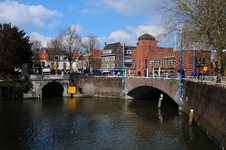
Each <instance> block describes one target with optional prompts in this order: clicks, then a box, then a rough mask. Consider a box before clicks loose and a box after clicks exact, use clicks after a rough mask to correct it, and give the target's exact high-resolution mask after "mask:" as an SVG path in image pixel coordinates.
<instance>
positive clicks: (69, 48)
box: [57, 26, 82, 72]
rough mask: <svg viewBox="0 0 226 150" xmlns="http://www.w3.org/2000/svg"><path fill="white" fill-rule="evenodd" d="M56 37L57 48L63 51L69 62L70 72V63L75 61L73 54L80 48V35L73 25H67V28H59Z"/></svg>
mask: <svg viewBox="0 0 226 150" xmlns="http://www.w3.org/2000/svg"><path fill="white" fill-rule="evenodd" d="M57 39H58V41H59V48H60V50H62V51H63V52H64V53H65V55H66V57H67V59H68V61H69V63H70V68H71V69H70V72H72V63H73V62H74V61H75V59H74V58H73V54H74V53H78V52H79V51H80V50H81V44H82V40H81V35H80V34H79V33H78V31H77V28H76V27H75V26H70V27H69V26H68V27H67V28H64V29H59V35H58V37H57Z"/></svg>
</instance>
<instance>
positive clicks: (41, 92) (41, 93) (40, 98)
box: [39, 90, 42, 99]
mask: <svg viewBox="0 0 226 150" xmlns="http://www.w3.org/2000/svg"><path fill="white" fill-rule="evenodd" d="M39 98H40V99H42V90H40V97H39Z"/></svg>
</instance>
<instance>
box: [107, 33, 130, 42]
mask: <svg viewBox="0 0 226 150" xmlns="http://www.w3.org/2000/svg"><path fill="white" fill-rule="evenodd" d="M108 39H109V40H112V41H114V42H120V41H121V42H123V41H128V40H133V39H134V36H133V35H130V34H128V33H126V32H125V31H122V30H118V31H116V32H112V33H111V34H110V36H109V37H108Z"/></svg>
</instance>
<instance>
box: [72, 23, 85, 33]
mask: <svg viewBox="0 0 226 150" xmlns="http://www.w3.org/2000/svg"><path fill="white" fill-rule="evenodd" d="M71 27H72V28H76V31H77V32H78V33H79V34H82V30H83V27H82V26H80V24H79V23H77V24H76V25H71Z"/></svg>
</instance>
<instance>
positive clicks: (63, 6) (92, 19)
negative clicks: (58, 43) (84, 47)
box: [0, 0, 174, 49]
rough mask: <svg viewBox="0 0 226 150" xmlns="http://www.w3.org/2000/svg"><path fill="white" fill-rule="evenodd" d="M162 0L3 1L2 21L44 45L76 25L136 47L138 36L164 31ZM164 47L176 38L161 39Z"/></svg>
mask: <svg viewBox="0 0 226 150" xmlns="http://www.w3.org/2000/svg"><path fill="white" fill-rule="evenodd" d="M159 2H160V1H159V0H65V1H62V0H17V1H13V0H0V23H9V22H11V25H12V26H17V27H18V28H19V29H20V30H24V32H25V33H26V34H27V36H30V40H36V39H37V40H39V41H41V42H42V45H43V47H46V46H47V41H50V40H51V38H55V37H56V36H57V35H58V32H59V29H62V28H66V27H67V26H76V27H77V30H78V32H79V33H80V34H81V35H82V37H83V38H85V37H87V36H88V35H90V34H93V35H95V36H96V37H98V38H99V41H100V45H101V46H100V47H99V49H103V48H104V43H105V42H106V43H107V44H110V43H115V42H120V43H122V42H125V45H127V46H136V43H137V42H138V37H139V36H141V35H142V34H144V33H149V34H151V35H152V36H154V37H157V36H158V35H159V34H161V32H162V31H163V20H162V15H161V14H160V13H159V12H156V11H155V7H156V6H157V5H158V4H159ZM156 40H159V42H160V43H159V46H161V47H174V46H173V43H174V40H169V39H168V40H165V41H160V39H159V38H156Z"/></svg>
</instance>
